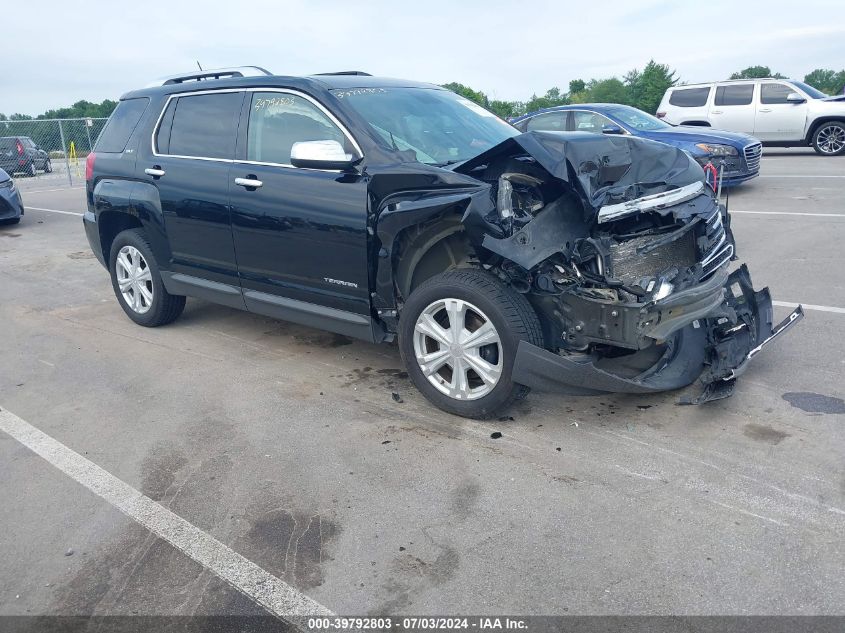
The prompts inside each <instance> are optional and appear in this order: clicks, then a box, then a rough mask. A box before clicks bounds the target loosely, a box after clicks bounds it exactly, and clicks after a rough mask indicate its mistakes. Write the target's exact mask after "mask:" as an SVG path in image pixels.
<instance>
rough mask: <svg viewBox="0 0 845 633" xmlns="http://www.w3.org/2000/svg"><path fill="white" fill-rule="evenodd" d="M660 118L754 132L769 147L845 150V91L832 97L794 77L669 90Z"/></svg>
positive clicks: (832, 153) (828, 152)
mask: <svg viewBox="0 0 845 633" xmlns="http://www.w3.org/2000/svg"><path fill="white" fill-rule="evenodd" d="M657 116H658V117H659V118H661V119H664V120H665V121H667V122H668V123H672V124H674V125H703V126H710V127H714V128H719V129H720V130H730V131H732V132H745V133H746V134H752V135H754V136H756V137H757V138H758V139H760V140H761V141H763V144H764V145H776V146H781V147H789V146H795V145H812V146H813V148H814V149H815V150H816V151H817V152H818V153H819V154H822V155H824V156H836V155H838V154H845V95H840V96H837V97H829V96H828V95H826V94H824V93H823V92H819V91H818V90H816V89H815V88H813V87H812V86H808V85H807V84H805V83H803V82H800V81H793V80H791V79H738V80H730V81H717V82H713V83H708V84H694V85H686V86H676V87H674V88H669V89H668V90H667V91H666V94H664V95H663V100H662V101H661V102H660V106H659V107H658V108H657Z"/></svg>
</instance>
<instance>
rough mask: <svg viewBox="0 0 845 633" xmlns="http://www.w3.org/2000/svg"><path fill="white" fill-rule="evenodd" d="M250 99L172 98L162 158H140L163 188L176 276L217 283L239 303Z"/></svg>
mask: <svg viewBox="0 0 845 633" xmlns="http://www.w3.org/2000/svg"><path fill="white" fill-rule="evenodd" d="M243 98H244V93H243V92H238V91H226V92H213V93H202V94H196V95H179V96H174V97H172V98H171V99H170V102H169V104H168V105H167V107H166V109H165V111H164V114H163V116H162V117H161V121H160V123H159V127H158V128H157V130H156V131H155V145H156V147H155V149H154V153H153V154H151V155H148V156H141V157H140V159H141V160H139V167H140V168H141V169H139V171H140V172H141V175H142V176H143V177H144V178H146V179H147V180H149V181H150V182H151V183H153V184H154V185H155V187H156V188H157V189H158V194H159V199H160V201H161V210H162V215H163V218H164V225H165V229H166V231H167V235H168V242H169V245H170V249H171V261H170V262H169V266H168V267H169V268H170V270H171V271H172V272H173V273H176V274H180V275H181V277H180V279H181V280H182V281H183V282H185V283H195V280H196V278H200V279H203V280H207V281H211V282H213V283H214V284H217V285H215V286H213V288H216V289H217V290H219V291H221V292H227V293H228V294H231V295H232V296H233V298H234V300H235V304H236V305H237V304H238V303H239V302H240V288H239V281H238V271H237V264H236V262H235V248H234V244H233V241H232V226H231V218H230V213H229V189H230V182H231V178H230V177H229V176H230V172H231V169H232V159H233V157H234V152H235V141H236V138H237V129H238V120H239V116H240V110H241V103H242V102H243ZM186 276H187V277H186ZM219 284H225V286H226V287H225V288H224V287H222V286H219ZM240 305H242V303H241V304H240Z"/></svg>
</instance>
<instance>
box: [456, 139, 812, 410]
mask: <svg viewBox="0 0 845 633" xmlns="http://www.w3.org/2000/svg"><path fill="white" fill-rule="evenodd" d="M455 171H458V172H461V173H463V174H466V175H470V176H472V177H474V178H476V179H479V180H482V181H484V182H486V183H488V184H489V186H490V198H489V205H481V204H472V205H470V206H468V207H467V209H466V211H465V213H464V216H463V218H462V222H463V224H464V226H465V228H466V231H467V234H468V235H469V237H470V238H471V239H472V241H473V242H474V243H475V244H476V251H477V253H478V254H479V259H480V260H481V264H482V265H483V266H484V267H485V268H486V269H488V270H489V271H490V272H493V273H494V274H497V275H498V276H499V277H500V278H501V279H502V280H503V281H505V282H506V283H508V284H509V285H510V286H511V287H513V288H514V289H516V290H517V291H519V292H521V293H524V294H525V295H526V298H527V299H528V300H529V302H530V303H531V304H532V305H533V307H534V309H535V310H536V311H537V313H538V315H539V316H540V320H541V323H542V326H543V330H544V332H543V333H544V338H545V341H546V348H545V349H542V348H540V347H537V346H534V345H531V344H529V343H527V342H525V341H523V342H521V343H520V346H519V348H518V351H517V355H516V360H515V365H514V368H513V380H514V381H515V382H518V383H521V384H525V385H527V386H530V387H535V388H549V387H554V388H556V389H561V388H563V389H564V390H567V391H569V392H570V393H572V392H575V393H596V392H608V391H610V392H622V393H646V392H655V391H665V390H671V389H678V388H681V387H686V386H687V385H690V384H692V383H693V382H695V381H696V380H700V382H701V383H702V385H703V387H704V389H703V392H702V394H701V395H700V396H698V397H696V398H692V399H689V400H687V401H686V402H688V403H696V404H698V403H701V402H705V401H708V400H713V399H718V398H722V397H726V396H728V395H730V393H731V392H732V389H733V382H734V380H735V378H736V376H738V375H739V374H740V373H741V372H742V371H743V370H744V369H745V366H746V364H747V363H748V361H749V360H750V359H751V358H752V357H753V356H754V355H755V354H756V353H757V352H758V351H759V350H760V349H761V348H762V347H763V346H764V345H766V344H767V343H768V342H770V341H771V340H773V339H774V338H775V337H776V336H777V335H779V334H781V333H782V332H784V331H785V330H786V329H788V328H789V327H790V326H791V325H793V324H794V323H796V322H797V321H798V320H800V319H801V318H802V316H803V312H802V309H801V307H800V306H799V307H798V308H797V309H796V310H795V311H794V312H793V313H792V314H790V316H789V317H787V319H786V320H785V321H784V322H782V323H781V324H779V325H777V326H775V327H773V324H772V316H773V312H772V302H771V298H770V296H769V292H768V289H767V288H766V289H763V290H761V291H755V290H754V288H753V286H752V283H751V278H750V276H749V274H748V270H747V269H746V267H745V266H744V265H743V266H741V267H740V268H739V269H737V270H736V271H735V272H733V273H730V274H729V267H730V262H731V261H732V260H734V259H736V253H735V244H734V239H733V235H732V233H731V230H730V216H729V215H728V213H727V210H726V209H725V208H724V207H723V206H722V205H720V204H719V202H718V200H717V199H716V198H715V196H714V194H713V192H712V191H711V190H710V189H709V188H707V187H706V186H705V185H704V174H703V171H702V169H701V167H700V166H699V165H698V164H697V163H696V162H695V161H694V160H693V159H692V158H691V157H689V156H688V155H687V154H686V153H684V152H682V151H681V150H678V149H676V148H673V147H669V146H667V145H662V144H659V143H655V142H651V141H646V140H643V139H634V138H628V137H601V136H596V135H588V134H584V135H581V134H559V133H554V132H529V133H526V134H523V135H520V136H517V137H514V138H512V139H509V140H508V141H506V142H504V143H502V144H500V145H498V146H496V147H494V148H493V149H491V150H488V151H487V152H485V153H484V154H482V155H480V156H478V157H476V158H474V159H472V160H471V161H468V162H466V163H464V164H462V165H460V166H458V167H457V168H456V169H455Z"/></svg>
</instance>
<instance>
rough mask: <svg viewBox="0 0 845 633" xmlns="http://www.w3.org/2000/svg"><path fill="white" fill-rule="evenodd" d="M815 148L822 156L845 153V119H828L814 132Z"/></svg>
mask: <svg viewBox="0 0 845 633" xmlns="http://www.w3.org/2000/svg"><path fill="white" fill-rule="evenodd" d="M813 149H814V150H816V153H817V154H821V155H822V156H840V155H842V154H845V121H826V122H825V123H822V124H821V125H820V126H819V127H818V129H817V130H816V131H815V132H814V133H813Z"/></svg>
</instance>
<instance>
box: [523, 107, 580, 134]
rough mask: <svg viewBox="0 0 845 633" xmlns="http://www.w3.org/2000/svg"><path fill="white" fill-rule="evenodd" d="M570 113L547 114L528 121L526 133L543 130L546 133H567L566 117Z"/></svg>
mask: <svg viewBox="0 0 845 633" xmlns="http://www.w3.org/2000/svg"><path fill="white" fill-rule="evenodd" d="M568 115H569V112H566V111H564V112H547V113H546V114H540V115H538V116H535V117H532V118H530V119H528V125H527V126H526V127H525V130H526V131H530V130H542V131H544V132H565V131H566V117H567V116H568Z"/></svg>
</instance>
